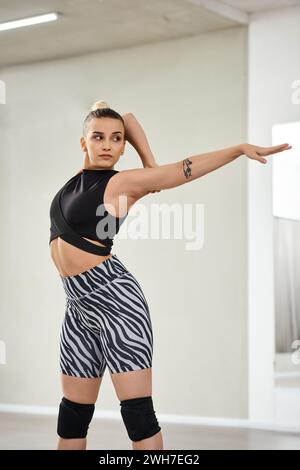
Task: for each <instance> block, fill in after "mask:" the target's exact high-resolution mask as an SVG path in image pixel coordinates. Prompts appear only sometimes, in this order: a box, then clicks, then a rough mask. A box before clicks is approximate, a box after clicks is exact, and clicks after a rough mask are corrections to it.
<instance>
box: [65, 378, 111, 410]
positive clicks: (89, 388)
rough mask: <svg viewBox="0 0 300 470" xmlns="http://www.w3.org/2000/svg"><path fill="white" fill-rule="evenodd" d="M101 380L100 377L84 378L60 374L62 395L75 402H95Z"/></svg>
mask: <svg viewBox="0 0 300 470" xmlns="http://www.w3.org/2000/svg"><path fill="white" fill-rule="evenodd" d="M101 381H102V379H101V378H100V377H98V378H90V379H86V378H82V377H72V376H70V375H65V374H61V386H62V391H63V395H64V397H65V398H67V399H68V400H71V401H74V402H76V403H87V404H91V403H95V402H96V401H97V398H98V393H99V388H100V385H101Z"/></svg>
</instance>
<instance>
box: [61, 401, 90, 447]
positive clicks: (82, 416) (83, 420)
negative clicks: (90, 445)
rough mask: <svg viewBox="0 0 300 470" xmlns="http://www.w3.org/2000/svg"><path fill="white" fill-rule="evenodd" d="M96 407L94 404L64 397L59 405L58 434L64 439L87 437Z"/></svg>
mask: <svg viewBox="0 0 300 470" xmlns="http://www.w3.org/2000/svg"><path fill="white" fill-rule="evenodd" d="M94 409H95V405H94V404H91V405H89V404H84V403H75V402H73V401H71V400H68V399H67V398H65V397H63V398H62V400H61V403H60V405H59V413H58V421H57V434H58V435H59V436H60V437H63V438H64V439H80V438H83V437H86V435H87V431H88V427H89V424H90V422H91V419H92V417H93V414H94Z"/></svg>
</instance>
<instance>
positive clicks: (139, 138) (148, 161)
mask: <svg viewBox="0 0 300 470" xmlns="http://www.w3.org/2000/svg"><path fill="white" fill-rule="evenodd" d="M122 118H123V120H124V123H125V132H126V139H127V140H128V142H129V143H130V144H131V145H132V146H133V147H134V148H135V150H136V151H137V153H138V154H139V157H140V159H141V160H142V163H143V166H144V168H154V167H156V166H158V165H157V163H156V162H155V158H154V155H153V153H152V151H151V148H150V145H149V142H148V140H147V137H146V134H145V132H144V129H143V128H142V126H141V124H140V123H139V122H138V120H137V119H136V117H135V116H134V115H133V114H132V113H126V114H123V115H122Z"/></svg>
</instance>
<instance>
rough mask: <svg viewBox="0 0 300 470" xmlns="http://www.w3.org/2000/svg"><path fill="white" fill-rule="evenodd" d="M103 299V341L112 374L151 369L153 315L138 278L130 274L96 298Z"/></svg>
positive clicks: (114, 282)
mask: <svg viewBox="0 0 300 470" xmlns="http://www.w3.org/2000/svg"><path fill="white" fill-rule="evenodd" d="M97 296H98V299H99V296H101V312H102V313H101V322H102V328H101V333H100V340H101V346H102V351H103V354H104V356H105V360H106V364H107V367H108V369H109V371H110V372H111V373H112V374H116V373H122V372H134V371H138V370H142V369H149V368H151V367H152V355H153V332H152V322H151V318H150V311H149V307H148V304H147V301H146V299H145V296H144V294H143V291H142V289H141V287H140V285H139V283H138V282H137V280H136V279H135V277H134V276H133V275H132V274H130V273H129V272H127V273H126V274H124V275H122V276H120V277H118V278H116V279H114V280H113V281H112V282H110V283H109V284H108V285H107V286H105V289H103V290H102V291H101V292H99V294H97Z"/></svg>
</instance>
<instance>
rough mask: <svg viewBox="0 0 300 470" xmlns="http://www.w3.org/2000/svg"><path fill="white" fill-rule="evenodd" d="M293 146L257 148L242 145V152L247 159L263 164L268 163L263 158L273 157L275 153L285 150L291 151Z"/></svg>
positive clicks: (282, 145)
mask: <svg viewBox="0 0 300 470" xmlns="http://www.w3.org/2000/svg"><path fill="white" fill-rule="evenodd" d="M291 148H292V146H291V145H289V144H281V145H275V146H274V147H257V146H256V145H250V144H243V145H241V151H242V152H243V154H244V155H246V157H248V158H251V159H252V160H258V161H259V162H261V163H267V160H266V159H265V158H262V157H263V156H267V155H272V154H273V153H278V152H283V151H284V150H289V149H291Z"/></svg>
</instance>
